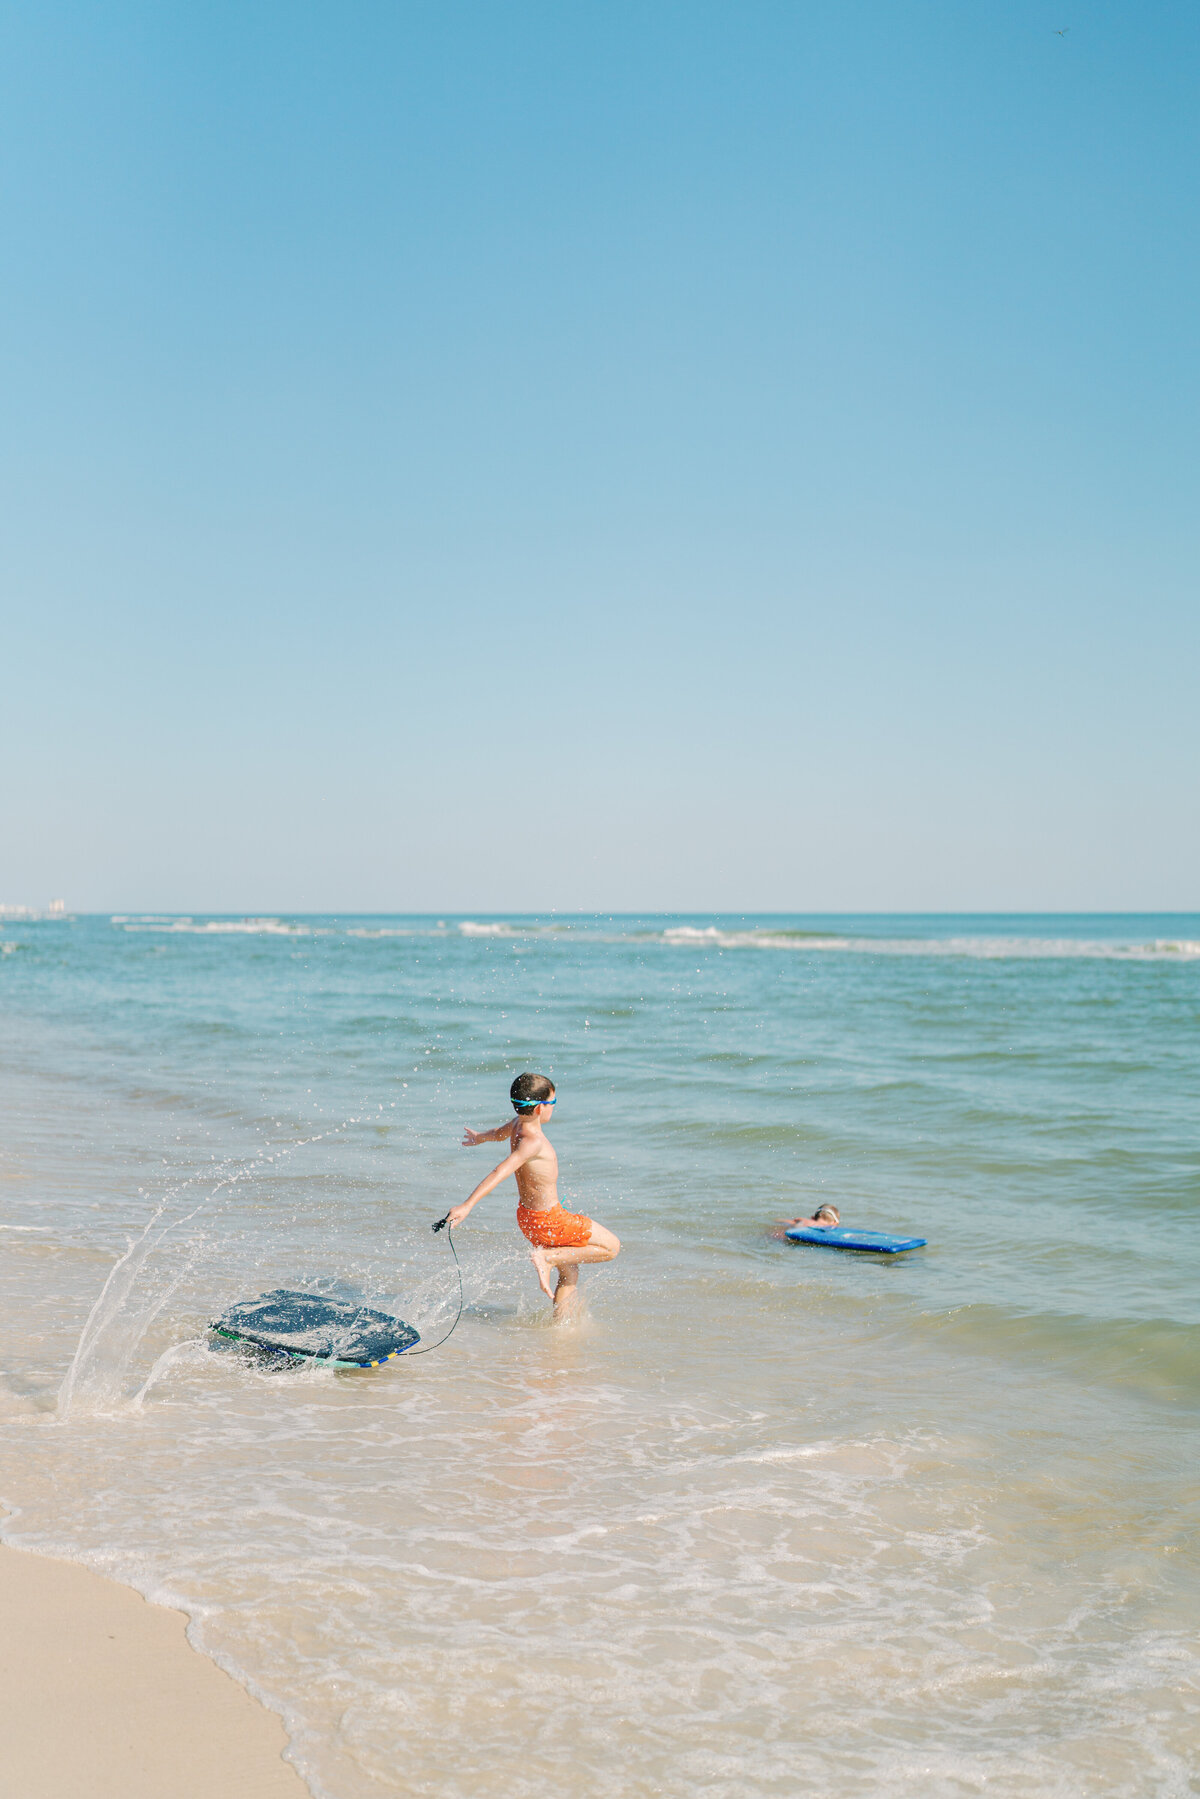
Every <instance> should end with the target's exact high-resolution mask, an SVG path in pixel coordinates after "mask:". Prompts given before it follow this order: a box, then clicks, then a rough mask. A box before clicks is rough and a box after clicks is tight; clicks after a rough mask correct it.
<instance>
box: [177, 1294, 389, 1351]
mask: <svg viewBox="0 0 1200 1799" xmlns="http://www.w3.org/2000/svg"><path fill="white" fill-rule="evenodd" d="M209 1329H210V1330H211V1331H212V1332H213V1334H214V1335H215V1336H218V1337H224V1338H226V1339H227V1340H229V1341H231V1342H234V1343H246V1344H249V1345H251V1346H252V1347H253V1348H255V1349H260V1350H267V1351H269V1352H270V1353H271V1354H272V1355H273V1356H279V1357H283V1356H287V1357H291V1358H294V1359H295V1360H297V1361H300V1360H303V1361H312V1362H327V1363H328V1364H329V1366H330V1367H332V1368H378V1367H379V1365H380V1363H381V1362H391V1361H394V1359H395V1358H396V1356H398V1355H403V1354H404V1351H405V1350H406V1349H411V1348H412V1346H413V1344H414V1343H419V1342H420V1341H421V1336H420V1332H419V1331H416V1330H414V1329H413V1327H412V1325H411V1324H405V1322H404V1320H403V1319H402V1318H391V1317H389V1316H388V1314H387V1313H386V1312H374V1311H372V1310H371V1308H370V1306H363V1305H355V1304H354V1302H353V1301H352V1300H344V1299H326V1298H325V1296H324V1295H323V1294H320V1293H294V1292H291V1291H290V1290H289V1289H288V1288H287V1287H278V1288H276V1290H275V1292H274V1293H262V1294H260V1295H259V1297H258V1298H257V1299H248V1300H246V1301H245V1302H244V1303H243V1304H242V1305H238V1306H230V1308H229V1310H228V1311H227V1312H222V1314H221V1316H220V1317H219V1318H217V1319H216V1320H215V1321H214V1322H213V1323H212V1324H210V1326H209Z"/></svg>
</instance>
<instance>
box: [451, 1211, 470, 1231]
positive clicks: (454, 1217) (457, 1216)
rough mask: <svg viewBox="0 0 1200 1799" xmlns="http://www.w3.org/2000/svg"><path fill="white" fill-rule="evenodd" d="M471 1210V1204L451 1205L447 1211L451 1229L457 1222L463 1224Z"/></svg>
mask: <svg viewBox="0 0 1200 1799" xmlns="http://www.w3.org/2000/svg"><path fill="white" fill-rule="evenodd" d="M470 1210H471V1208H470V1206H451V1207H450V1210H449V1211H448V1212H447V1213H446V1223H447V1224H448V1225H449V1226H450V1229H451V1230H453V1229H454V1227H455V1225H456V1224H461V1223H462V1221H463V1219H464V1218H465V1217H466V1216H467V1213H468V1212H469V1211H470Z"/></svg>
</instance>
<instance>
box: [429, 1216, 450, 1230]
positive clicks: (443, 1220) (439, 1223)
mask: <svg viewBox="0 0 1200 1799" xmlns="http://www.w3.org/2000/svg"><path fill="white" fill-rule="evenodd" d="M449 1222H450V1214H449V1212H447V1213H446V1216H445V1217H444V1218H439V1219H438V1221H437V1223H436V1224H431V1225H430V1227H429V1228H430V1230H431V1231H441V1230H445V1228H446V1226H447V1224H448V1223H449Z"/></svg>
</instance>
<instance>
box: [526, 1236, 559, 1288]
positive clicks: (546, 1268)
mask: <svg viewBox="0 0 1200 1799" xmlns="http://www.w3.org/2000/svg"><path fill="white" fill-rule="evenodd" d="M529 1260H530V1261H531V1262H532V1263H533V1272H534V1273H535V1274H536V1275H537V1278H538V1286H539V1287H540V1288H541V1289H542V1292H543V1293H544V1294H545V1295H546V1298H547V1299H553V1298H554V1294H553V1291H552V1290H551V1286H550V1264H549V1262H548V1261H547V1260H546V1252H545V1250H543V1249H539V1248H538V1246H537V1244H536V1243H533V1244H531V1245H530V1248H529Z"/></svg>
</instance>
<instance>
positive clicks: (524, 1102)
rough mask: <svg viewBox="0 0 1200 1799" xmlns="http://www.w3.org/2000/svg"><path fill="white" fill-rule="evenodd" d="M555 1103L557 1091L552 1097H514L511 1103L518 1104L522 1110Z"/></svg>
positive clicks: (525, 1110)
mask: <svg viewBox="0 0 1200 1799" xmlns="http://www.w3.org/2000/svg"><path fill="white" fill-rule="evenodd" d="M557 1104H558V1094H557V1093H556V1094H555V1095H554V1098H553V1099H514V1100H513V1105H514V1106H519V1107H520V1109H521V1111H522V1112H527V1111H529V1109H530V1108H531V1107H532V1106H556V1105H557Z"/></svg>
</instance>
